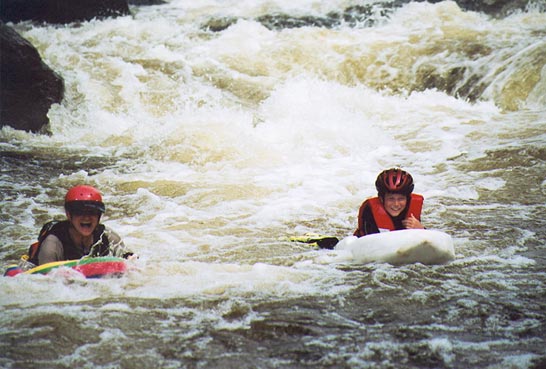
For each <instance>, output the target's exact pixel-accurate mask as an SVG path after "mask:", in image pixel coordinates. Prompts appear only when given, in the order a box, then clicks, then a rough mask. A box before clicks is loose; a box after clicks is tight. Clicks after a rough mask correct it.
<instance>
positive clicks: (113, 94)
mask: <svg viewBox="0 0 546 369" xmlns="http://www.w3.org/2000/svg"><path fill="white" fill-rule="evenodd" d="M366 4H369V3H368V2H365V1H360V2H357V1H348V0H329V1H324V0H323V1H313V0H301V1H288V0H253V1H231V0H226V1H214V0H203V1H198V2H191V1H182V0H172V1H169V2H167V3H166V4H163V5H157V6H149V7H134V8H131V11H132V15H131V16H126V17H120V18H116V19H107V20H102V21H91V22H85V23H81V24H73V25H69V26H46V25H42V26H39V25H31V24H29V23H21V24H17V25H14V27H15V28H16V29H17V31H18V32H20V33H21V34H22V35H23V37H25V38H27V39H28V40H30V41H31V42H32V44H33V45H35V47H36V48H37V49H38V50H39V52H40V54H41V56H42V58H43V59H44V61H45V62H46V63H47V64H48V65H49V66H51V67H52V69H54V70H56V71H57V72H58V73H59V74H60V75H62V77H63V78H64V80H65V84H66V95H65V98H64V101H63V102H62V104H59V105H54V106H53V107H52V108H51V110H50V112H49V117H50V121H51V124H50V127H49V128H48V130H49V134H30V133H25V132H20V131H15V130H13V129H11V128H7V127H6V128H3V129H2V130H1V131H0V155H1V157H0V165H1V166H0V170H1V171H0V191H1V192H0V193H1V199H2V201H1V202H0V260H1V262H2V267H3V268H4V267H5V266H7V265H8V264H11V263H13V262H15V261H16V260H17V258H18V257H19V256H20V255H21V254H22V253H24V252H25V251H26V249H27V247H28V245H29V244H30V243H31V242H33V240H34V239H35V237H36V234H37V232H38V230H39V229H40V227H41V225H42V224H43V223H45V222H46V221H48V220H50V219H53V218H58V219H63V217H64V212H63V209H62V205H63V197H64V194H65V193H66V190H67V189H68V188H70V187H71V186H73V185H76V184H79V183H87V184H91V185H93V186H96V187H98V188H99V189H100V190H101V191H102V192H103V194H104V198H105V202H106V205H107V211H106V214H105V216H104V217H103V223H104V224H106V225H108V226H110V227H111V228H113V229H114V230H115V231H116V232H117V233H119V234H120V235H121V236H122V237H123V239H124V241H125V243H126V244H127V245H128V246H129V247H130V248H132V249H133V250H134V251H135V252H136V253H138V254H139V255H140V258H139V260H137V261H135V262H133V263H131V265H130V271H129V272H128V274H127V275H126V276H124V277H121V278H117V279H103V280H86V279H83V278H81V277H79V276H78V275H74V274H71V273H67V272H66V271H64V272H63V271H59V272H57V273H53V274H51V275H48V276H24V277H21V276H19V277H16V278H7V277H6V278H2V279H1V281H0V305H1V309H2V313H1V314H0V367H1V368H17V369H22V368H23V369H25V368H74V367H77V368H105V369H106V368H108V369H111V368H112V369H113V368H173V369H174V368H237V369H242V368H370V369H371V368H374V369H375V368H393V369H394V368H396V369H400V368H461V369H467V368H490V369H493V368H495V369H497V368H498V369H509V368H529V369H538V368H544V367H546V351H545V347H546V318H545V312H546V253H545V249H546V245H545V243H546V242H545V240H546V230H545V229H546V224H545V221H544V214H545V203H546V201H545V200H546V178H545V173H546V10H545V9H544V6H541V5H540V3H539V2H536V4H535V6H529V7H528V9H526V10H525V11H518V12H514V13H512V14H509V15H505V16H500V17H496V18H494V17H491V16H488V15H486V14H483V13H480V12H472V11H464V10H462V9H460V8H459V7H458V6H457V4H456V3H455V2H451V1H444V2H439V3H436V4H428V3H420V2H419V3H409V4H406V5H403V6H400V7H397V8H393V7H392V5H390V4H388V3H385V4H384V5H383V6H380V5H376V6H374V7H367V8H366V7H364V5H366ZM357 5H360V7H356V6H357ZM363 10H366V11H363ZM359 11H360V13H359ZM355 12H356V13H355ZM355 14H356V15H355ZM351 15H352V16H351ZM393 166H401V167H402V168H404V169H405V170H408V171H409V172H410V173H411V174H412V175H413V177H414V179H415V182H416V189H415V191H416V192H417V193H421V194H423V195H424V196H425V208H424V214H423V222H424V224H425V225H426V227H427V228H430V229H439V230H442V231H444V232H447V233H449V234H450V235H451V236H452V237H453V239H454V244H455V251H456V259H455V260H454V261H452V262H450V263H448V264H446V265H436V266H426V265H422V264H412V265H405V266H397V267H395V266H391V265H388V264H382V263H372V264H365V265H363V264H358V263H356V262H355V261H354V260H352V259H351V257H350V256H348V255H347V254H344V253H343V252H341V251H335V250H315V249H312V248H310V247H309V246H308V245H305V244H299V243H294V242H290V241H289V240H288V238H289V237H290V236H292V235H300V234H303V233H306V232H317V233H323V234H331V235H334V236H337V237H340V238H342V237H345V236H347V235H350V234H352V232H353V230H354V229H355V227H356V216H357V212H358V208H359V206H360V204H361V202H362V201H363V200H364V199H365V198H367V197H370V196H373V195H374V194H375V188H374V181H375V177H376V176H377V174H378V173H379V172H380V171H381V170H383V169H385V168H389V167H393Z"/></svg>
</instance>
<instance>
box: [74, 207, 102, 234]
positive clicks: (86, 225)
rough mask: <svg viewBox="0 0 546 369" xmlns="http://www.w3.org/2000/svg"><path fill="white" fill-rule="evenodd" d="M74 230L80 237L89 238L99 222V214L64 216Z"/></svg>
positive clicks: (87, 213)
mask: <svg viewBox="0 0 546 369" xmlns="http://www.w3.org/2000/svg"><path fill="white" fill-rule="evenodd" d="M66 216H67V218H68V220H69V221H70V224H72V227H73V228H74V230H75V231H76V232H77V233H78V234H80V236H82V237H89V236H91V235H92V234H93V231H94V230H95V228H97V226H98V224H99V220H100V214H99V213H96V212H86V213H83V214H79V213H68V212H67V214H66Z"/></svg>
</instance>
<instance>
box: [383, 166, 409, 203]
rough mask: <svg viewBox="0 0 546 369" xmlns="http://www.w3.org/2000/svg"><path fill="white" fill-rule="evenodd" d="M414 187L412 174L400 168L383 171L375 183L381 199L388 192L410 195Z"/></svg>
mask: <svg viewBox="0 0 546 369" xmlns="http://www.w3.org/2000/svg"><path fill="white" fill-rule="evenodd" d="M413 187H414V186H413V178H412V177H411V174H409V173H407V172H405V171H403V170H402V169H398V168H391V169H387V170H384V171H382V172H381V173H379V175H378V176H377V180H376V181H375V188H376V189H377V192H378V193H379V196H381V197H382V196H384V195H385V194H386V193H387V192H391V193H400V194H403V195H409V194H410V193H412V191H413Z"/></svg>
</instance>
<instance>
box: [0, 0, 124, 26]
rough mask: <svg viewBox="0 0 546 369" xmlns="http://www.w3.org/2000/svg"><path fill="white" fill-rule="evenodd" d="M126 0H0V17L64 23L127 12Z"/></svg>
mask: <svg viewBox="0 0 546 369" xmlns="http://www.w3.org/2000/svg"><path fill="white" fill-rule="evenodd" d="M128 14H129V5H128V3H127V0H68V1H67V0H2V1H0V20H2V21H4V22H21V21H29V20H30V21H35V22H46V23H53V24H66V23H72V22H79V21H88V20H91V19H94V18H97V19H103V18H108V17H114V16H120V15H128Z"/></svg>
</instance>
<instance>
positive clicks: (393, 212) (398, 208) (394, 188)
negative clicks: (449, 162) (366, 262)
mask: <svg viewBox="0 0 546 369" xmlns="http://www.w3.org/2000/svg"><path fill="white" fill-rule="evenodd" d="M413 187H414V184H413V178H412V176H411V174H409V173H407V172H405V171H403V170H402V169H399V168H391V169H387V170H384V171H383V172H381V173H379V175H378V176H377V179H376V181H375V188H376V189H377V195H378V196H377V197H372V198H369V199H367V200H366V201H364V203H363V204H362V205H361V206H360V210H359V212H358V228H357V229H356V231H355V232H354V235H355V236H357V237H362V236H365V235H368V234H372V233H380V232H390V231H397V230H401V229H424V228H425V227H424V226H423V225H422V224H421V209H422V207H423V196H421V195H417V194H414V193H412V192H413Z"/></svg>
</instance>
